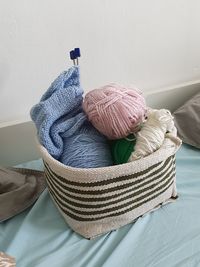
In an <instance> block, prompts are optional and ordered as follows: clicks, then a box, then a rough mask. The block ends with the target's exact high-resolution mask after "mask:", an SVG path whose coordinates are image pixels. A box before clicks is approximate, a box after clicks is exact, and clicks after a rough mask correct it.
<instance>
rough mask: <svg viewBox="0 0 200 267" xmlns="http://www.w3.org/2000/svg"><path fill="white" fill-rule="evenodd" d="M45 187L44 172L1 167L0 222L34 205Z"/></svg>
mask: <svg viewBox="0 0 200 267" xmlns="http://www.w3.org/2000/svg"><path fill="white" fill-rule="evenodd" d="M45 187H46V183H45V178H44V173H43V172H42V171H35V170H30V169H21V168H3V167H0V222H2V221H5V220H7V219H9V218H11V217H12V216H14V215H17V214H18V213H20V212H22V211H24V210H25V209H26V208H28V207H29V206H30V205H32V204H33V203H34V202H35V201H36V200H37V198H38V197H39V195H40V194H41V193H42V191H43V190H44V189H45Z"/></svg>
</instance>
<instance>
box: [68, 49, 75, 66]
mask: <svg viewBox="0 0 200 267" xmlns="http://www.w3.org/2000/svg"><path fill="white" fill-rule="evenodd" d="M69 54H70V59H71V60H73V63H74V65H75V59H76V57H75V53H74V50H71V51H70V52H69Z"/></svg>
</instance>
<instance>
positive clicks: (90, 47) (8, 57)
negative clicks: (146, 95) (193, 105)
mask: <svg viewBox="0 0 200 267" xmlns="http://www.w3.org/2000/svg"><path fill="white" fill-rule="evenodd" d="M199 10H200V1H199V0H151V1H149V0H84V1H83V0H17V1H16V0H0V38H1V40H0V122H5V121H9V120H17V119H23V118H27V117H28V116H29V110H30V108H31V107H32V105H33V104H35V103H37V102H38V101H39V98H40V97H41V95H42V93H44V91H45V90H46V89H47V88H48V86H49V84H50V83H51V82H52V80H53V79H54V78H55V77H56V76H57V75H58V74H59V73H60V72H61V71H62V70H64V69H65V68H68V67H69V66H70V65H71V62H70V60H69V58H68V52H69V50H71V49H72V48H74V47H80V48H81V52H82V57H81V74H82V85H83V87H84V88H85V90H86V91H88V90H90V89H93V88H95V87H98V86H100V85H103V84H106V83H108V82H113V81H114V82H120V83H123V84H127V85H130V84H133V85H136V86H137V87H139V88H140V89H141V90H143V91H144V92H147V91H151V90H154V89H159V88H162V87H165V86H170V85H173V84H179V83H182V82H185V81H191V80H196V79H199V78H200V52H199V49H200V26H199V25H200V16H199Z"/></svg>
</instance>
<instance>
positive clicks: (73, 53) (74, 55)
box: [70, 48, 81, 65]
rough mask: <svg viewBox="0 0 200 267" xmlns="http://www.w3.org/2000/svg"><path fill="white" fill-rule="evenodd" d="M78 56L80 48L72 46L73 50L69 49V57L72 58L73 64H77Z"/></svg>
mask: <svg viewBox="0 0 200 267" xmlns="http://www.w3.org/2000/svg"><path fill="white" fill-rule="evenodd" d="M80 56H81V52H80V48H74V50H71V51H70V59H71V60H73V63H74V65H78V58H79V57H80ZM75 60H76V61H75Z"/></svg>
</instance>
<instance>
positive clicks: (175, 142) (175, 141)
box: [36, 136, 182, 174]
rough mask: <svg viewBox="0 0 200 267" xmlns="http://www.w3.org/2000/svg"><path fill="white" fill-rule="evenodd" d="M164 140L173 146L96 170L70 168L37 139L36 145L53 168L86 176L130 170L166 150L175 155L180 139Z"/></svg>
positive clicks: (169, 138)
mask: <svg viewBox="0 0 200 267" xmlns="http://www.w3.org/2000/svg"><path fill="white" fill-rule="evenodd" d="M165 140H168V142H170V143H171V145H173V146H171V147H168V148H167V147H165V143H163V144H162V146H161V147H160V148H159V149H158V150H156V151H154V152H153V153H151V154H150V155H148V156H146V157H144V158H141V159H138V160H135V161H132V162H127V163H123V164H118V165H111V166H106V167H98V168H78V167H71V166H68V165H65V164H63V163H62V162H60V161H58V160H56V159H55V158H53V156H51V155H50V154H49V152H48V151H47V149H46V148H45V147H44V146H43V145H41V144H40V142H39V140H38V138H36V144H37V147H38V149H39V151H40V154H41V156H42V159H43V161H46V159H47V163H48V161H50V162H51V164H53V165H54V166H56V167H60V168H62V169H65V170H67V171H72V172H74V171H76V172H81V173H85V174H87V173H88V172H95V173H96V174H98V173H101V172H102V171H107V172H112V171H117V170H119V169H120V170H122V169H123V168H124V169H127V167H128V166H131V168H134V166H138V165H140V164H141V163H144V162H147V161H151V160H154V158H155V157H158V158H159V156H160V155H161V154H162V152H164V151H166V150H169V153H168V154H169V155H172V154H175V153H176V151H177V150H178V149H179V147H180V146H181V143H182V141H181V139H180V138H178V137H174V136H166V137H165ZM160 161H162V159H160Z"/></svg>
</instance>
